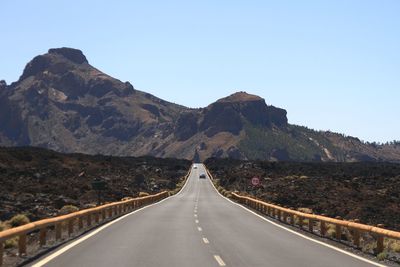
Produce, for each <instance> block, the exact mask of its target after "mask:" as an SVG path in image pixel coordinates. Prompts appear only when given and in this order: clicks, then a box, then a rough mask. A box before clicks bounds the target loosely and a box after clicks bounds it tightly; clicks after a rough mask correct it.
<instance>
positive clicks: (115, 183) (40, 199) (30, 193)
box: [0, 148, 191, 221]
mask: <svg viewBox="0 0 400 267" xmlns="http://www.w3.org/2000/svg"><path fill="white" fill-rule="evenodd" d="M190 165H191V162H190V161H187V160H177V159H158V158H153V157H140V158H134V157H124V158H119V157H111V156H89V155H84V154H61V153H57V152H53V151H50V150H45V149H40V148H0V185H1V186H0V220H1V221H4V220H7V219H9V218H11V217H12V216H14V215H16V214H20V213H23V214H26V215H28V217H29V218H30V220H31V221H33V220H38V219H41V218H45V217H50V216H54V215H57V214H58V212H59V209H60V208H62V207H63V206H65V205H74V206H77V207H78V208H85V207H90V206H93V205H95V204H96V203H97V193H96V191H94V190H93V189H92V182H93V180H94V179H96V178H97V179H100V180H102V181H104V182H106V189H105V190H104V191H103V193H102V202H111V201H119V200H121V199H122V198H124V197H134V196H137V195H138V193H139V192H148V193H156V192H159V191H163V190H174V189H175V188H176V186H177V183H179V182H180V181H182V178H183V177H184V176H185V174H186V173H187V171H188V169H189V168H190Z"/></svg>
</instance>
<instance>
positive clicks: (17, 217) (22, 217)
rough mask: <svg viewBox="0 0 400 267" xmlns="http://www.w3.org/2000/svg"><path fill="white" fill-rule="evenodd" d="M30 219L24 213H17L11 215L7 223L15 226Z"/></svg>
mask: <svg viewBox="0 0 400 267" xmlns="http://www.w3.org/2000/svg"><path fill="white" fill-rule="evenodd" d="M29 222H30V220H29V218H28V217H27V216H26V215H25V214H18V215H15V216H14V217H12V218H11V219H10V220H9V221H8V223H9V224H10V226H11V227H17V226H21V225H24V224H27V223H29Z"/></svg>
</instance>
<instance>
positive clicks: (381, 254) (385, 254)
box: [376, 251, 388, 261]
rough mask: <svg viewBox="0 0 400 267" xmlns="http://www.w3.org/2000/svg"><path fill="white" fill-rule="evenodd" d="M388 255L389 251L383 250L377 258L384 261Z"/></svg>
mask: <svg viewBox="0 0 400 267" xmlns="http://www.w3.org/2000/svg"><path fill="white" fill-rule="evenodd" d="M387 257H388V254H387V251H383V252H381V253H379V254H378V255H377V256H376V258H377V259H378V261H384V260H386V259H387Z"/></svg>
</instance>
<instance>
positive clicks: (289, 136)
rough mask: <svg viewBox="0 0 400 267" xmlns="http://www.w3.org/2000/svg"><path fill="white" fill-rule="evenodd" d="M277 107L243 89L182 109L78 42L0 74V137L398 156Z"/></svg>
mask: <svg viewBox="0 0 400 267" xmlns="http://www.w3.org/2000/svg"><path fill="white" fill-rule="evenodd" d="M286 114H287V113H286V110H284V109H280V108H277V107H274V106H271V105H267V104H266V102H265V100H264V99H262V98H260V97H258V96H255V95H251V94H247V93H245V92H238V93H235V94H233V95H230V96H228V97H226V98H222V99H220V100H218V101H216V102H215V103H212V104H210V105H209V106H207V107H205V108H200V109H190V108H187V107H184V106H181V105H177V104H174V103H170V102H167V101H164V100H162V99H159V98H157V97H155V96H153V95H151V94H148V93H145V92H142V91H139V90H137V89H135V88H134V87H133V86H132V85H131V84H130V83H129V82H121V81H120V80H117V79H115V78H113V77H110V76H109V75H107V74H105V73H103V72H101V71H99V70H98V69H96V68H94V67H93V66H91V65H90V64H89V62H88V60H87V59H86V57H85V55H84V54H83V53H82V52H81V51H80V50H77V49H72V48H56V49H50V50H49V51H48V53H46V54H44V55H39V56H37V57H35V58H34V59H33V60H32V61H30V62H29V63H28V64H27V65H26V67H25V69H24V71H23V73H22V75H21V77H20V78H19V80H18V81H17V82H14V83H12V84H10V85H7V84H6V83H5V82H4V81H0V145H2V146H37V147H44V148H49V149H53V150H56V151H60V152H80V153H87V154H106V155H118V156H140V155H152V156H158V157H176V158H187V159H193V157H194V155H195V154H196V157H200V158H201V159H205V158H208V157H232V158H240V159H267V160H301V161H400V145H399V144H398V143H393V144H391V145H376V144H367V143H363V142H361V141H360V140H359V139H357V138H353V137H346V136H344V135H340V134H336V133H332V132H317V131H314V130H310V129H308V128H306V127H301V126H296V125H291V124H288V120H287V117H286Z"/></svg>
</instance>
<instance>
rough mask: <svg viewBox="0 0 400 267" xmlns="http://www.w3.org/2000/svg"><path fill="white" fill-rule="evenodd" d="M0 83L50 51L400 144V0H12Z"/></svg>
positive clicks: (161, 93)
mask: <svg viewBox="0 0 400 267" xmlns="http://www.w3.org/2000/svg"><path fill="white" fill-rule="evenodd" d="M0 10H1V21H0V34H1V40H0V79H5V80H6V81H7V82H8V83H10V82H12V81H16V80H17V79H18V77H19V76H20V75H21V73H22V70H23V68H24V66H25V64H26V63H27V62H28V61H29V60H31V59H32V58H33V57H34V56H36V55H38V54H43V53H45V52H46V51H47V50H48V49H49V48H52V47H61V46H68V47H74V48H79V49H81V50H82V51H83V52H84V54H85V55H86V56H87V58H88V60H89V62H90V63H91V64H92V65H94V66H95V67H97V68H99V69H100V70H102V71H104V72H106V73H108V74H110V75H112V76H114V77H116V78H118V79H120V80H122V81H130V82H131V83H132V84H133V85H134V86H135V88H137V89H140V90H143V91H147V92H150V93H152V94H154V95H156V96H158V97H161V98H163V99H166V100H169V101H172V102H175V103H179V104H183V105H186V106H190V107H203V106H207V105H208V104H209V103H211V102H213V101H215V100H216V99H218V98H221V97H224V96H227V95H229V94H231V93H233V92H235V91H247V92H249V93H253V94H257V95H260V96H262V97H263V98H265V99H266V102H267V103H268V104H272V105H275V106H279V107H282V108H285V109H286V110H287V111H288V118H289V121H290V123H295V124H300V125H305V126H308V127H310V128H314V129H321V130H328V129H330V130H332V131H336V132H341V133H345V134H347V135H353V136H357V137H359V138H361V139H363V140H368V141H388V140H393V139H397V140H398V139H400V123H399V122H400V104H399V103H400V15H399V14H400V1H398V0H392V1H390V0H376V1H368V0H360V1H355V0H343V1H340V0H334V1H320V0H316V1H298V0H293V1H284V0H282V1H281V0H279V1H266V0H263V1H235V0H230V1H222V0H218V1H214V0H213V1H209V0H202V1H99V0H98V1H89V0H85V1H71V0H69V1H65V0H57V1H54V0H47V1H44V0H35V1H21V0H1V1H0Z"/></svg>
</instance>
